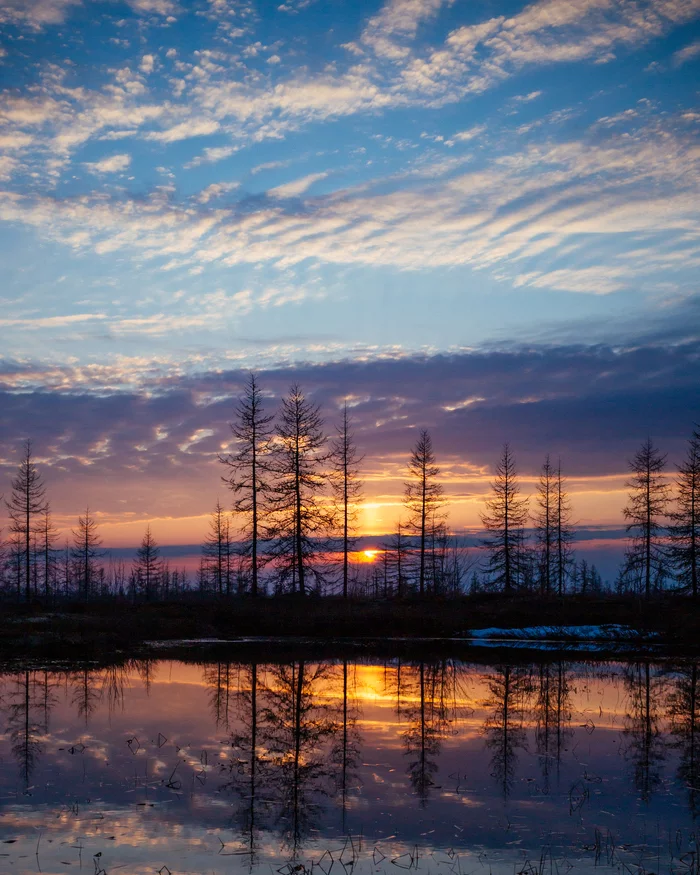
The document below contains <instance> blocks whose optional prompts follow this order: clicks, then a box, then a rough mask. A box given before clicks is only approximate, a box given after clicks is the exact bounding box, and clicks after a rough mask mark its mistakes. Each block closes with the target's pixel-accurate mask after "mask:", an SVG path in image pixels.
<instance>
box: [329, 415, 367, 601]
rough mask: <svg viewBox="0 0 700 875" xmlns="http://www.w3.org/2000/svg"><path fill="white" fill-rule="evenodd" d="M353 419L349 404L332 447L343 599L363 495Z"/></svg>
mask: <svg viewBox="0 0 700 875" xmlns="http://www.w3.org/2000/svg"><path fill="white" fill-rule="evenodd" d="M352 425H353V423H352V419H351V417H350V416H349V414H348V405H347V402H346V403H345V405H344V407H343V418H342V419H341V422H340V425H339V426H338V427H337V428H336V432H337V435H336V438H335V440H334V441H333V442H332V444H331V455H330V461H331V485H332V487H333V493H334V496H335V500H336V502H337V504H339V505H340V515H341V527H342V534H341V541H342V552H343V598H347V597H348V576H349V565H350V563H349V553H350V550H351V549H352V547H354V545H355V542H356V538H355V536H354V531H355V526H356V524H357V504H358V502H359V501H360V500H361V496H362V482H361V481H360V477H359V465H360V463H361V462H362V459H363V457H362V456H360V455H358V452H357V447H356V445H355V436H354V434H353V431H352Z"/></svg>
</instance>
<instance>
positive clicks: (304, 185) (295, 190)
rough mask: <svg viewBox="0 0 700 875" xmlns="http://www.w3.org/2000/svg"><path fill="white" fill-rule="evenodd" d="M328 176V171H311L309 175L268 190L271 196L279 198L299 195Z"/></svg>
mask: <svg viewBox="0 0 700 875" xmlns="http://www.w3.org/2000/svg"><path fill="white" fill-rule="evenodd" d="M327 176H328V173H327V172H325V171H322V172H321V173H309V174H308V175H307V176H302V177H301V179H295V180H294V181H293V182H285V183H284V185H278V186H276V187H275V188H271V189H270V190H269V191H268V194H269V195H270V196H271V197H278V198H286V197H298V196H299V195H300V194H304V192H305V191H307V190H308V189H309V188H311V186H312V185H313V184H314V183H315V182H320V181H321V180H322V179H325V178H326V177H327Z"/></svg>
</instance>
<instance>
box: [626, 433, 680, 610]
mask: <svg viewBox="0 0 700 875" xmlns="http://www.w3.org/2000/svg"><path fill="white" fill-rule="evenodd" d="M665 465H666V456H665V455H662V454H661V453H660V452H659V450H657V449H656V447H655V446H654V444H653V443H652V441H651V438H647V440H646V441H645V442H644V444H643V445H642V446H641V447H640V448H639V450H637V452H636V453H635V455H634V457H633V458H632V459H631V460H630V462H629V468H630V471H631V473H632V476H631V478H630V479H629V480H628V481H627V486H628V488H629V490H630V492H629V500H628V503H627V506H626V507H625V509H624V511H623V513H624V515H625V519H626V520H627V532H628V533H629V535H630V536H631V538H632V543H631V544H630V547H629V548H628V550H627V553H626V565H627V570H628V572H629V574H630V576H631V577H632V578H633V579H634V580H635V581H636V582H637V586H638V588H641V589H642V590H643V592H644V596H645V597H646V598H647V599H648V598H649V597H650V596H651V591H652V588H654V587H659V586H661V585H662V583H663V580H664V578H665V576H666V574H667V556H666V550H665V547H664V544H663V540H662V538H663V534H664V525H663V523H662V519H663V517H664V516H665V514H666V509H667V507H668V502H669V494H668V493H669V490H668V484H667V483H666V479H665V477H664V473H663V471H664V467H665Z"/></svg>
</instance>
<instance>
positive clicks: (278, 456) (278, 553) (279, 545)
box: [270, 385, 334, 595]
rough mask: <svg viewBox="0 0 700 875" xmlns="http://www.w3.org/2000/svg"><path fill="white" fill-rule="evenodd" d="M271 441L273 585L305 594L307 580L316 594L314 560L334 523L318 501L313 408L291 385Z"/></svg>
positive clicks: (319, 439)
mask: <svg viewBox="0 0 700 875" xmlns="http://www.w3.org/2000/svg"><path fill="white" fill-rule="evenodd" d="M276 438H277V439H276V444H275V453H274V460H273V465H272V469H271V470H272V471H273V473H274V477H275V486H274V491H273V493H272V501H271V507H272V514H271V530H272V535H273V539H272V544H271V547H270V553H271V555H272V557H273V559H274V563H275V570H276V572H277V577H278V581H279V586H280V588H281V589H282V590H289V591H291V592H297V591H298V592H299V594H300V595H305V594H306V592H307V588H308V584H309V579H310V578H311V579H313V580H314V581H315V588H316V590H317V591H319V592H320V590H321V587H322V584H323V582H324V574H323V572H322V570H321V569H320V567H319V564H318V562H317V561H315V560H317V559H318V557H319V554H321V553H323V552H324V550H325V547H326V544H327V538H328V535H329V533H330V532H331V531H332V528H333V524H334V514H333V512H332V508H330V507H329V506H328V504H327V503H325V502H324V501H323V500H322V495H323V491H324V489H325V486H326V478H325V476H324V470H323V466H324V465H325V463H326V462H327V460H328V453H327V450H326V443H327V438H326V435H325V433H324V431H323V419H322V417H321V412H320V409H319V407H318V406H317V405H315V404H313V403H312V402H311V401H309V400H308V399H307V398H306V397H305V396H304V393H303V392H302V390H301V389H300V387H299V386H297V385H294V386H292V387H291V389H290V391H289V395H288V396H287V397H286V398H283V399H282V410H281V412H280V417H279V422H278V425H277V432H276Z"/></svg>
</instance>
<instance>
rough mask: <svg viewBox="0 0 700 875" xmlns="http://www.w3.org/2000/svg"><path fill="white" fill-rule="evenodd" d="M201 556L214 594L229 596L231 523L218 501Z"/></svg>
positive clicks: (231, 565)
mask: <svg viewBox="0 0 700 875" xmlns="http://www.w3.org/2000/svg"><path fill="white" fill-rule="evenodd" d="M202 555H203V556H204V560H205V566H206V568H207V571H208V572H209V575H210V576H211V578H212V581H213V584H214V592H216V593H217V594H218V595H219V596H222V595H223V594H224V593H226V595H227V596H228V595H230V594H231V583H232V580H233V544H232V543H231V521H230V520H229V518H228V516H227V514H226V511H225V510H224V509H223V507H222V506H221V502H220V501H218V500H217V502H216V507H215V508H214V510H213V512H212V515H211V519H210V520H209V533H208V535H207V537H206V539H205V541H204V544H203V546H202Z"/></svg>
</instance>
